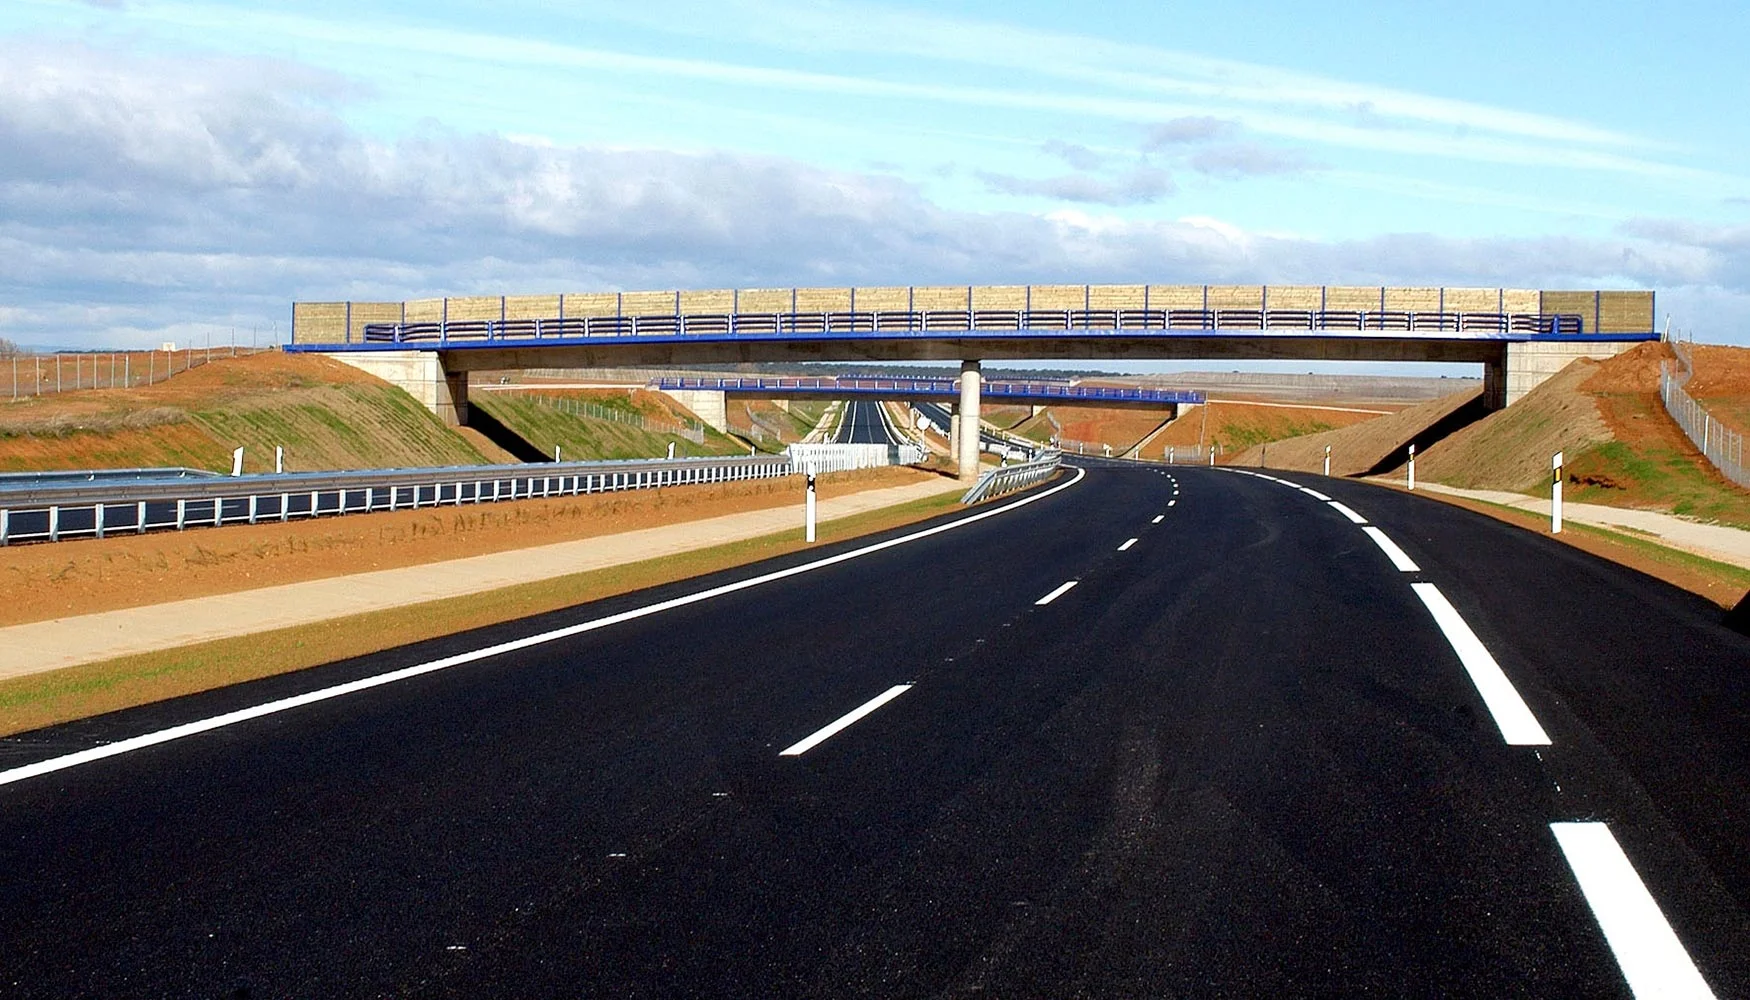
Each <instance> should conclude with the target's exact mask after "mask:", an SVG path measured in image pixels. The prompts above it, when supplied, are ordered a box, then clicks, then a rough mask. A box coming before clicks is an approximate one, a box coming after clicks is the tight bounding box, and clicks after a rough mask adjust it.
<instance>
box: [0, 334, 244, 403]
mask: <svg viewBox="0 0 1750 1000" xmlns="http://www.w3.org/2000/svg"><path fill="white" fill-rule="evenodd" d="M271 350H276V348H272V347H237V346H233V345H225V346H223V347H212V348H193V349H187V350H180V351H103V352H79V353H64V354H13V355H9V356H5V357H0V398H6V399H24V398H26V397H30V396H46V395H51V394H53V393H58V392H83V391H85V390H89V389H133V388H139V387H141V386H147V385H154V384H156V383H159V382H162V381H164V380H165V379H167V378H169V377H170V376H172V375H180V374H182V373H183V372H185V371H188V370H189V369H190V368H199V367H200V366H201V365H204V364H206V363H208V362H210V361H217V360H220V359H222V358H234V357H239V356H242V355H248V354H257V353H260V352H261V351H271Z"/></svg>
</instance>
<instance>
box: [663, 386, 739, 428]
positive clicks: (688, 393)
mask: <svg viewBox="0 0 1750 1000" xmlns="http://www.w3.org/2000/svg"><path fill="white" fill-rule="evenodd" d="M662 394H663V395H664V396H667V397H668V398H670V399H672V400H674V401H675V402H677V403H679V404H681V405H682V406H684V407H686V408H687V409H689V410H692V411H693V414H694V415H695V416H697V417H698V418H699V419H700V420H701V421H703V422H704V424H705V426H707V427H709V428H711V429H712V430H714V431H716V432H718V433H719V434H728V433H729V400H728V397H727V396H726V395H725V394H724V393H723V390H721V389H664V390H662Z"/></svg>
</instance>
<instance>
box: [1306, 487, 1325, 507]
mask: <svg viewBox="0 0 1750 1000" xmlns="http://www.w3.org/2000/svg"><path fill="white" fill-rule="evenodd" d="M1300 491H1301V492H1302V493H1305V494H1306V495H1307V496H1309V497H1312V498H1313V499H1314V500H1323V501H1324V502H1326V503H1330V502H1331V498H1330V497H1328V496H1325V495H1324V494H1323V493H1320V492H1319V491H1318V490H1315V489H1313V488H1312V487H1311V486H1302V487H1301V488H1300Z"/></svg>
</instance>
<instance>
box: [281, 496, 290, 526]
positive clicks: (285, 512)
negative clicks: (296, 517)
mask: <svg viewBox="0 0 1750 1000" xmlns="http://www.w3.org/2000/svg"><path fill="white" fill-rule="evenodd" d="M291 517H292V495H291V494H290V493H281V494H280V520H281V521H289V520H291Z"/></svg>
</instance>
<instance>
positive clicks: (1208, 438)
mask: <svg viewBox="0 0 1750 1000" xmlns="http://www.w3.org/2000/svg"><path fill="white" fill-rule="evenodd" d="M1378 416H1381V414H1379V413H1373V412H1364V411H1360V410H1357V409H1352V408H1349V409H1337V408H1327V407H1320V406H1287V405H1282V404H1265V403H1262V402H1254V401H1250V400H1218V401H1216V402H1212V403H1206V404H1204V405H1203V406H1200V407H1197V408H1195V409H1191V410H1187V411H1185V413H1184V414H1182V415H1181V416H1180V417H1179V419H1177V420H1175V421H1173V422H1172V423H1171V424H1169V425H1167V429H1166V430H1164V431H1162V432H1161V433H1160V435H1159V436H1158V437H1156V438H1155V439H1154V440H1153V441H1151V442H1149V449H1148V457H1151V458H1152V457H1153V455H1154V452H1155V451H1156V450H1160V451H1162V452H1164V451H1165V450H1166V449H1167V448H1168V447H1174V448H1185V447H1195V446H1197V445H1199V444H1204V445H1209V444H1213V445H1216V446H1218V447H1220V449H1221V450H1222V451H1223V452H1224V453H1225V452H1230V451H1239V450H1243V449H1245V448H1249V447H1251V446H1252V445H1256V444H1265V443H1267V442H1271V441H1282V440H1285V439H1287V438H1296V437H1305V436H1306V435H1309V434H1318V433H1322V432H1324V431H1329V430H1337V429H1339V428H1343V427H1352V426H1354V425H1355V424H1359V423H1363V422H1365V421H1368V420H1372V419H1374V418H1375V417H1378ZM1157 446H1158V448H1157Z"/></svg>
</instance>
